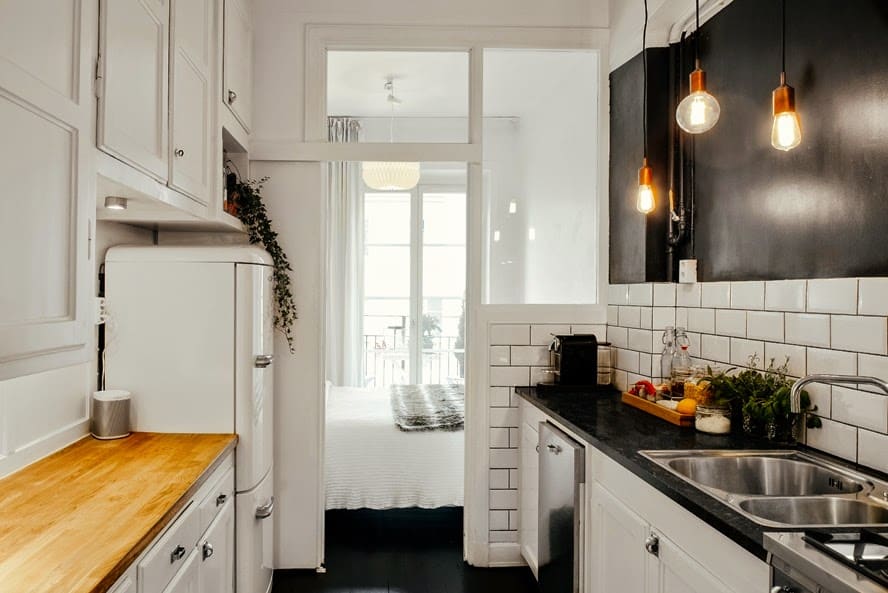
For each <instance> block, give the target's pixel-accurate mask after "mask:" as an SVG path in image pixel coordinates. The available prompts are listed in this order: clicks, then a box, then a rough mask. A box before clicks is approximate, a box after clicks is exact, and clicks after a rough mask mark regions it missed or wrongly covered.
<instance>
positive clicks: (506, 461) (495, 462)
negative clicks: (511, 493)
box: [490, 449, 518, 469]
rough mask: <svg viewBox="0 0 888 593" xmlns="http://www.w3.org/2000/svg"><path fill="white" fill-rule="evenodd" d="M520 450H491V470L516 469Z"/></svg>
mask: <svg viewBox="0 0 888 593" xmlns="http://www.w3.org/2000/svg"><path fill="white" fill-rule="evenodd" d="M517 467H518V449H491V450H490V469H516V468H517Z"/></svg>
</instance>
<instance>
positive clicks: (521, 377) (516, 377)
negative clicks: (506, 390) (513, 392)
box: [490, 367, 530, 387]
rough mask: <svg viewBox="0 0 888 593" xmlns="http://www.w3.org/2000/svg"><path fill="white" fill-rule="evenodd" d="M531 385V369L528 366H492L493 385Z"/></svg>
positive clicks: (491, 377)
mask: <svg viewBox="0 0 888 593" xmlns="http://www.w3.org/2000/svg"><path fill="white" fill-rule="evenodd" d="M519 385H530V369H529V368H527V367H490V386H491V387H516V386H519Z"/></svg>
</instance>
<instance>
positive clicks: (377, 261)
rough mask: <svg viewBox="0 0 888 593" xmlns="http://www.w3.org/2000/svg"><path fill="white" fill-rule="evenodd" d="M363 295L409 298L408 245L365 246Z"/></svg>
mask: <svg viewBox="0 0 888 593" xmlns="http://www.w3.org/2000/svg"><path fill="white" fill-rule="evenodd" d="M364 295H365V296H367V297H403V298H409V296H410V247H409V246H406V247H373V246H367V248H366V249H365V251H364Z"/></svg>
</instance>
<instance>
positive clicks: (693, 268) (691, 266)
mask: <svg viewBox="0 0 888 593" xmlns="http://www.w3.org/2000/svg"><path fill="white" fill-rule="evenodd" d="M696 281H697V260H695V259H682V260H679V262H678V282H679V283H680V284H693V283H694V282H696Z"/></svg>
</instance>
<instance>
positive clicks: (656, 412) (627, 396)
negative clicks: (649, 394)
mask: <svg viewBox="0 0 888 593" xmlns="http://www.w3.org/2000/svg"><path fill="white" fill-rule="evenodd" d="M623 403H624V404H629V405H630V406H632V407H633V408H638V409H639V410H641V411H643V412H647V413H648V414H650V415H652V416H656V417H657V418H660V419H662V420H665V421H666V422H669V423H672V424H675V425H676V426H693V425H694V419H695V418H696V416H695V415H694V414H679V413H678V412H676V411H675V410H670V409H669V408H664V407H663V406H659V405H657V404H656V403H654V402H652V401H648V400H646V399H644V398H643V397H638V396H637V395H632V394H631V393H629V392H626V391H624V392H623Z"/></svg>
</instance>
